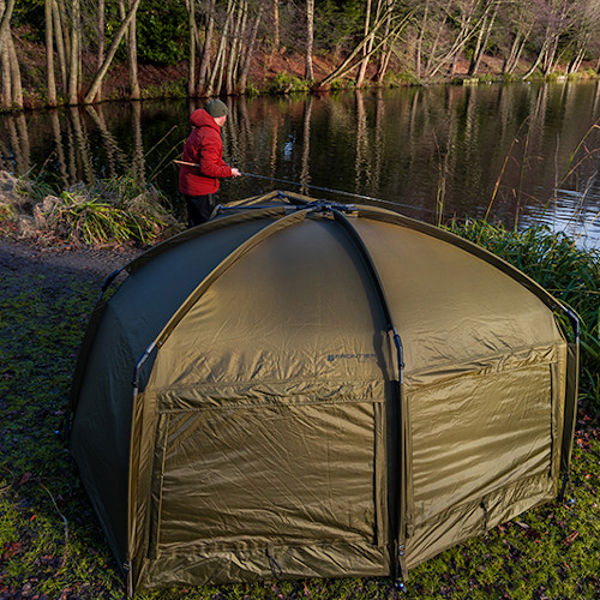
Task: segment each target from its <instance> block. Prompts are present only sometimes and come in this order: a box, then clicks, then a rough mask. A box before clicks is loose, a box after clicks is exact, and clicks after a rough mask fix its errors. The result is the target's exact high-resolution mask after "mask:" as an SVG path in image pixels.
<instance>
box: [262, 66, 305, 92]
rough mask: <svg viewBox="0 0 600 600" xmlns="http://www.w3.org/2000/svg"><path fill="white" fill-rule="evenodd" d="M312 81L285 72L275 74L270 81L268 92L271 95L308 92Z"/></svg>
mask: <svg viewBox="0 0 600 600" xmlns="http://www.w3.org/2000/svg"><path fill="white" fill-rule="evenodd" d="M312 83H313V82H312V81H310V80H308V79H301V78H300V77H296V75H290V74H289V73H288V72H287V71H282V72H281V73H277V75H275V77H274V78H273V79H272V80H271V83H270V85H269V91H270V92H271V93H273V94H287V93H289V92H308V91H310V89H311V87H312Z"/></svg>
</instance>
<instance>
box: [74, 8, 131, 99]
mask: <svg viewBox="0 0 600 600" xmlns="http://www.w3.org/2000/svg"><path fill="white" fill-rule="evenodd" d="M73 1H74V2H77V0H73ZM139 4H140V0H134V1H133V4H132V6H131V8H130V9H129V13H128V14H127V17H126V18H125V20H124V21H123V23H121V27H119V31H117V34H116V35H115V37H114V39H113V41H112V43H111V45H110V48H109V50H108V54H107V55H106V58H105V59H104V62H103V63H102V66H101V67H100V68H99V69H98V71H97V73H96V75H95V76H94V80H93V81H92V84H91V85H90V89H89V90H88V92H87V94H86V95H85V97H84V99H83V102H84V103H85V104H91V103H92V102H93V101H94V98H95V97H96V94H97V93H98V88H99V87H100V84H101V83H102V80H103V79H104V77H105V76H106V73H107V71H108V68H109V67H110V63H111V62H112V60H113V58H114V57H115V54H116V52H117V48H118V47H119V44H120V43H121V40H122V39H123V36H124V35H125V32H126V31H127V28H128V27H129V25H130V23H131V21H132V20H133V18H134V17H135V14H136V11H137V9H138V6H139Z"/></svg>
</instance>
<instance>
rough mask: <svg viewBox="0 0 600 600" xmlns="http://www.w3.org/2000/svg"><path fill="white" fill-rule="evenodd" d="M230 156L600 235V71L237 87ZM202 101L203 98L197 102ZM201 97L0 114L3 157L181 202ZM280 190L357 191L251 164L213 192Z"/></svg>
mask: <svg viewBox="0 0 600 600" xmlns="http://www.w3.org/2000/svg"><path fill="white" fill-rule="evenodd" d="M228 103H229V106H230V118H229V120H228V122H227V124H226V126H225V128H224V130H223V138H224V147H225V159H226V160H227V161H228V162H229V163H230V164H232V165H234V166H238V167H239V168H240V169H241V170H242V171H244V172H248V173H255V174H259V175H263V176H268V177H274V178H278V179H287V180H291V181H294V182H298V183H301V184H303V185H304V186H309V185H315V186H320V187H326V188H335V189H339V190H344V191H347V192H351V193H356V194H362V195H366V196H370V197H374V198H379V199H381V200H385V201H387V202H393V203H396V204H398V205H399V207H400V208H401V210H402V212H404V213H405V214H408V215H410V216H414V217H417V218H420V219H423V220H426V221H430V222H439V221H440V219H441V220H447V219H448V218H450V217H452V216H456V217H459V218H464V217H469V216H472V217H482V216H484V215H486V214H488V219H489V220H492V221H502V222H503V223H505V224H506V225H507V226H510V227H513V226H515V225H516V226H518V227H520V228H522V227H527V226H529V225H531V224H534V223H546V224H548V225H549V226H550V227H552V228H553V229H554V230H566V231H568V232H569V233H570V234H571V235H574V236H575V237H576V238H577V239H578V244H580V245H584V246H588V247H592V246H595V247H598V246H600V175H599V171H600V128H598V125H597V123H598V120H599V119H600V82H589V83H575V82H564V83H554V84H525V83H513V84H505V85H478V86H432V87H429V88H404V89H396V90H372V91H364V92H361V93H354V92H343V93H339V94H327V95H321V96H306V95H292V96H287V97H283V96H282V97H260V98H254V99H250V98H235V99H229V100H228ZM201 104H202V103H200V104H198V105H201ZM195 107H196V104H195V103H190V102H188V101H181V100H167V101H145V102H142V103H139V102H138V103H106V104H103V105H99V106H95V107H87V108H72V109H60V110H53V111H50V110H47V111H36V112H27V113H24V114H20V115H18V116H9V115H3V116H0V168H2V169H8V170H10V171H12V172H15V173H19V174H24V173H27V172H29V173H31V174H32V175H33V176H37V177H39V178H40V179H42V180H44V181H47V182H51V183H52V184H53V185H56V186H59V187H60V188H61V189H62V188H64V187H65V186H69V185H72V184H74V183H77V182H78V181H84V182H86V183H91V182H93V181H94V180H95V179H97V178H102V177H108V176H119V175H124V174H130V175H134V176H135V177H138V178H140V179H142V180H143V181H145V182H146V183H154V184H156V185H157V186H158V187H159V188H160V189H162V190H163V191H164V192H165V193H166V194H167V196H168V197H169V198H170V199H171V202H172V204H173V210H174V211H175V212H177V213H178V214H181V213H182V203H181V199H180V198H179V197H178V194H177V168H176V166H175V165H174V164H173V163H172V160H173V159H174V158H178V157H179V156H180V153H181V150H182V146H183V142H184V141H185V139H186V137H187V135H188V134H189V131H190V128H189V124H188V123H189V120H188V117H189V114H190V111H191V110H193V109H194V108H195ZM272 189H289V190H292V191H302V192H304V193H307V194H310V195H312V196H315V197H318V198H328V199H333V200H336V201H342V202H343V201H346V202H353V199H352V198H350V197H345V196H341V195H337V194H333V193H325V192H322V191H314V190H311V189H310V188H308V187H304V188H302V187H294V186H286V185H283V184H281V183H272V182H268V181H265V180H261V179H256V178H252V177H243V178H239V179H237V180H235V181H232V180H229V181H224V182H223V184H222V186H221V191H220V192H219V201H221V202H226V201H228V200H233V199H239V198H243V197H246V196H251V195H255V194H257V193H259V192H262V191H269V190H272Z"/></svg>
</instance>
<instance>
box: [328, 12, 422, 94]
mask: <svg viewBox="0 0 600 600" xmlns="http://www.w3.org/2000/svg"><path fill="white" fill-rule="evenodd" d="M410 16H411V15H410V14H409V15H407V16H406V17H405V18H404V19H403V20H402V22H401V23H399V24H398V25H396V26H395V27H394V29H393V30H392V31H390V32H389V34H388V36H386V37H382V38H381V39H380V40H379V41H378V43H377V45H375V46H374V47H373V48H372V49H371V50H370V52H369V56H371V55H373V54H374V53H375V52H377V51H378V50H379V49H380V48H381V47H382V46H383V44H385V43H386V42H387V41H389V39H390V38H392V37H394V36H398V35H399V34H400V32H401V31H402V29H403V28H404V26H405V25H406V23H407V22H408V20H409V18H410ZM385 21H386V18H385V16H383V17H380V18H379V19H377V20H376V22H375V23H373V26H372V29H371V32H372V33H373V35H375V34H376V32H377V31H378V30H379V29H380V28H381V27H382V26H383V25H384V24H385ZM368 41H369V40H368V38H364V37H363V38H362V40H361V41H360V42H359V43H358V44H357V45H356V46H355V47H354V49H353V50H352V51H351V52H350V54H349V55H348V56H347V57H346V58H345V59H344V60H343V61H342V63H341V64H340V65H338V66H337V67H336V68H335V69H334V70H333V71H331V73H329V74H328V75H327V76H325V77H324V78H323V79H321V80H320V81H319V82H318V84H317V87H323V86H326V85H328V84H329V83H331V82H332V81H334V80H335V79H337V78H338V77H343V76H344V75H346V74H347V73H349V72H350V71H352V69H355V68H356V67H357V66H358V65H359V63H360V60H362V58H361V59H360V60H359V61H358V62H353V61H354V58H355V57H356V56H357V55H358V54H359V53H360V52H361V51H362V49H363V47H364V46H365V45H366V44H367V43H368Z"/></svg>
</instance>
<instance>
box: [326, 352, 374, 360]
mask: <svg viewBox="0 0 600 600" xmlns="http://www.w3.org/2000/svg"><path fill="white" fill-rule="evenodd" d="M369 358H377V355H376V354H375V353H365V354H361V353H359V354H350V353H349V354H328V355H327V360H328V361H329V362H333V361H334V360H339V359H345V360H352V359H354V360H368V359H369Z"/></svg>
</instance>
